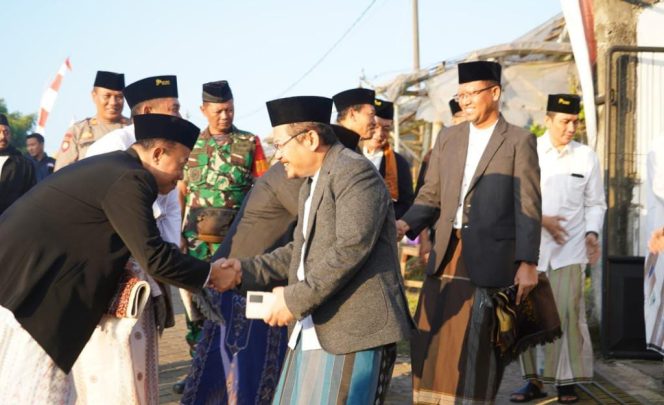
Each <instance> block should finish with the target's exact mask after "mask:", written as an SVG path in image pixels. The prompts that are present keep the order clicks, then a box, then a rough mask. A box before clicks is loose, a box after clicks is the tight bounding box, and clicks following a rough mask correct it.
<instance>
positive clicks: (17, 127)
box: [0, 98, 37, 153]
mask: <svg viewBox="0 0 664 405" xmlns="http://www.w3.org/2000/svg"><path fill="white" fill-rule="evenodd" d="M0 113H2V114H5V115H6V116H7V119H8V120H9V128H11V130H12V141H11V144H12V145H14V147H16V149H18V150H20V151H21V152H23V153H25V137H26V136H27V135H28V133H30V132H31V131H32V128H33V127H34V126H35V121H36V120H37V114H34V113H33V114H27V115H23V114H21V113H20V112H18V111H14V112H12V113H10V112H9V110H8V109H7V104H6V103H5V100H4V99H2V98H0Z"/></svg>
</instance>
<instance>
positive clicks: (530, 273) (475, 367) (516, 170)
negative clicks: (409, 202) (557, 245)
mask: <svg viewBox="0 0 664 405" xmlns="http://www.w3.org/2000/svg"><path fill="white" fill-rule="evenodd" d="M500 74H501V67H500V65H499V64H497V63H494V62H469V63H461V64H459V90H458V94H457V97H456V98H457V99H458V101H459V104H460V106H461V108H462V109H463V111H464V113H465V116H466V119H467V120H468V122H466V123H463V124H460V125H456V126H453V127H451V128H448V129H445V130H444V131H442V132H441V134H440V135H439V137H438V139H437V141H436V144H435V146H434V147H433V152H432V155H431V160H430V166H429V169H428V171H427V174H426V177H425V181H424V185H423V186H422V188H421V190H420V191H419V193H418V195H417V197H416V199H415V204H414V205H413V207H412V208H411V209H410V210H409V211H408V212H407V213H406V214H405V215H404V216H403V217H402V218H401V220H400V221H397V228H398V230H399V235H403V234H404V233H408V234H409V236H411V237H414V236H416V235H417V234H419V233H420V231H422V229H424V228H425V227H426V226H429V225H432V224H433V223H434V222H435V225H436V226H435V228H436V238H435V240H436V241H435V245H434V248H433V251H432V252H431V254H430V257H429V262H428V265H427V269H426V273H427V277H426V279H425V281H424V285H423V287H422V292H421V295H420V300H419V303H418V308H417V311H416V313H415V319H416V323H417V326H418V332H417V333H416V334H415V336H414V337H413V339H412V341H411V345H412V346H411V347H412V350H411V353H412V360H413V361H412V364H413V388H414V392H413V401H414V402H415V403H418V402H426V403H438V402H437V401H448V400H451V401H478V402H487V401H492V400H493V399H494V398H495V394H496V391H497V389H498V386H499V385H500V380H501V378H502V372H503V367H504V365H503V364H501V361H500V359H499V357H498V356H497V351H496V349H495V348H494V346H493V344H492V338H493V336H492V333H493V325H494V308H493V304H492V301H491V297H490V294H491V293H492V292H493V291H495V289H497V288H504V287H508V286H511V285H517V286H518V287H517V292H516V300H517V302H519V301H520V300H521V299H522V298H523V297H525V295H527V294H528V293H529V292H530V290H532V289H533V288H534V287H535V285H536V284H537V270H536V263H537V259H538V251H539V241H540V227H541V195H540V188H539V181H540V174H539V165H538V159H537V149H536V146H537V145H536V141H535V137H534V136H533V135H532V134H530V133H528V132H527V131H525V130H524V129H521V128H518V127H515V126H514V125H511V124H509V123H508V122H506V121H505V119H504V118H503V117H502V115H501V114H500V112H499V108H498V107H499V102H500V95H501V91H502V89H501V85H500Z"/></svg>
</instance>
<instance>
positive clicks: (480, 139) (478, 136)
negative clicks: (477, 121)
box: [454, 121, 498, 229]
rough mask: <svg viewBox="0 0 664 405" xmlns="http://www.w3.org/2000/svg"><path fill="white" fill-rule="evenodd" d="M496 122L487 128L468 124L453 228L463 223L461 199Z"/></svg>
mask: <svg viewBox="0 0 664 405" xmlns="http://www.w3.org/2000/svg"><path fill="white" fill-rule="evenodd" d="M497 123H498V121H496V122H494V123H493V125H491V126H490V127H489V128H484V129H479V128H475V126H474V125H473V124H472V123H471V124H470V125H469V127H470V132H469V134H468V151H467V152H466V165H465V166H464V169H463V183H461V194H459V206H458V207H457V211H456V216H455V217H454V229H461V226H462V225H463V200H464V199H465V198H466V193H468V188H469V187H470V182H471V181H472V180H473V177H474V176H475V170H476V169H477V165H478V164H479V163H480V159H481V158H482V154H483V153H484V149H486V145H488V143H489V139H491V134H493V129H494V128H495V127H496V124H497Z"/></svg>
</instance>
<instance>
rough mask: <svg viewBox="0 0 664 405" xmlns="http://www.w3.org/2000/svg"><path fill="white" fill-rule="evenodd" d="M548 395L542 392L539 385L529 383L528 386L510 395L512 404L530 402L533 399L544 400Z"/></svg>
mask: <svg viewBox="0 0 664 405" xmlns="http://www.w3.org/2000/svg"><path fill="white" fill-rule="evenodd" d="M546 395H547V394H546V392H544V391H542V389H541V388H540V387H538V386H537V384H535V383H533V382H532V381H528V382H527V383H526V385H524V386H523V387H521V388H519V389H518V390H517V391H514V392H513V393H512V394H511V395H510V402H530V401H532V400H533V399H540V398H544V397H546Z"/></svg>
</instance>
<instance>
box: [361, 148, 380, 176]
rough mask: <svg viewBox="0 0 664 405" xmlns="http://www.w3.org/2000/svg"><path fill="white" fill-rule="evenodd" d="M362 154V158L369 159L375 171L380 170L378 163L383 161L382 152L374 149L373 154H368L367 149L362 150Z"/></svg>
mask: <svg viewBox="0 0 664 405" xmlns="http://www.w3.org/2000/svg"><path fill="white" fill-rule="evenodd" d="M362 153H363V154H364V157H366V158H367V159H369V161H370V162H371V163H373V165H374V166H376V170H380V162H382V161H383V155H384V153H383V150H382V149H376V150H375V151H373V152H369V150H368V149H367V147H366V146H365V147H363V148H362Z"/></svg>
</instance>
